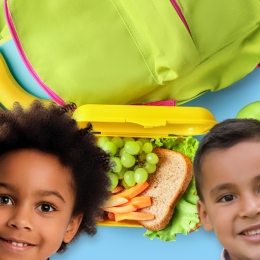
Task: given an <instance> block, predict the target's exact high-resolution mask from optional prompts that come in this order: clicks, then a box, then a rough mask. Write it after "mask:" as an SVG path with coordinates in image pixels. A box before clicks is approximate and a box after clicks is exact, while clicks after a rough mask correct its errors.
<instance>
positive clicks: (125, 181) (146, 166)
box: [97, 136, 159, 191]
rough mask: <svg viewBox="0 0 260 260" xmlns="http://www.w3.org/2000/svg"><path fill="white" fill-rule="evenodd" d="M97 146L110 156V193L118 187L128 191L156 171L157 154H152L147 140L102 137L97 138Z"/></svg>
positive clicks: (150, 144) (150, 145) (151, 147)
mask: <svg viewBox="0 0 260 260" xmlns="http://www.w3.org/2000/svg"><path fill="white" fill-rule="evenodd" d="M97 145H98V146H99V147H100V148H101V149H103V150H104V151H105V152H107V153H109V154H110V160H111V171H110V172H109V173H108V176H109V178H110V181H111V185H110V187H109V190H110V191H112V190H113V189H115V188H116V187H117V186H118V185H122V186H124V187H125V188H126V189H128V188H130V187H132V186H134V185H135V184H136V183H139V184H140V183H144V182H145V181H147V179H148V174H151V173H154V172H155V171H156V164H157V163H158V161H159V159H158V156H157V154H155V153H153V145H152V143H151V142H150V139H149V138H138V139H134V138H132V137H123V138H122V137H118V136H115V137H112V138H109V137H107V136H102V137H99V138H98V141H97Z"/></svg>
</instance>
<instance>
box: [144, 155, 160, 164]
mask: <svg viewBox="0 0 260 260" xmlns="http://www.w3.org/2000/svg"><path fill="white" fill-rule="evenodd" d="M146 161H147V162H149V163H151V164H157V163H158V161H159V158H158V156H157V154H155V153H148V154H147V155H146Z"/></svg>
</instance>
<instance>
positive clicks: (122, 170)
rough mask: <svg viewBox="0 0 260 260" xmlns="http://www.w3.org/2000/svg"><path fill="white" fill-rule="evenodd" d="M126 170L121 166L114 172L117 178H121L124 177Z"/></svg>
mask: <svg viewBox="0 0 260 260" xmlns="http://www.w3.org/2000/svg"><path fill="white" fill-rule="evenodd" d="M126 171H127V168H125V167H124V166H122V168H121V170H120V171H119V172H117V173H116V174H117V176H118V179H119V180H122V179H123V178H124V174H125V172H126Z"/></svg>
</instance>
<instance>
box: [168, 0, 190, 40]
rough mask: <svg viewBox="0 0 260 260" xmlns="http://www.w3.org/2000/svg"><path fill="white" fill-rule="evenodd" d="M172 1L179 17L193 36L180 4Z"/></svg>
mask: <svg viewBox="0 0 260 260" xmlns="http://www.w3.org/2000/svg"><path fill="white" fill-rule="evenodd" d="M170 1H171V3H172V5H173V7H174V8H175V10H176V12H177V14H178V15H179V17H180V18H181V20H182V22H183V24H184V25H185V27H186V28H187V30H188V32H189V34H190V35H191V32H190V28H189V25H188V23H187V21H186V19H185V17H184V15H183V12H182V10H181V8H180V6H179V4H178V3H177V0H170Z"/></svg>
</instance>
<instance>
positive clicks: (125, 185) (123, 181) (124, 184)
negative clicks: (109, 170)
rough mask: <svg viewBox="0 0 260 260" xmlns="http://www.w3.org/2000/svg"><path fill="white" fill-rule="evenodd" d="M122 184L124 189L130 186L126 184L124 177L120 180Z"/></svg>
mask: <svg viewBox="0 0 260 260" xmlns="http://www.w3.org/2000/svg"><path fill="white" fill-rule="evenodd" d="M122 185H123V186H124V188H125V189H129V188H131V186H129V185H127V183H126V182H125V180H124V179H123V180H122Z"/></svg>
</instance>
